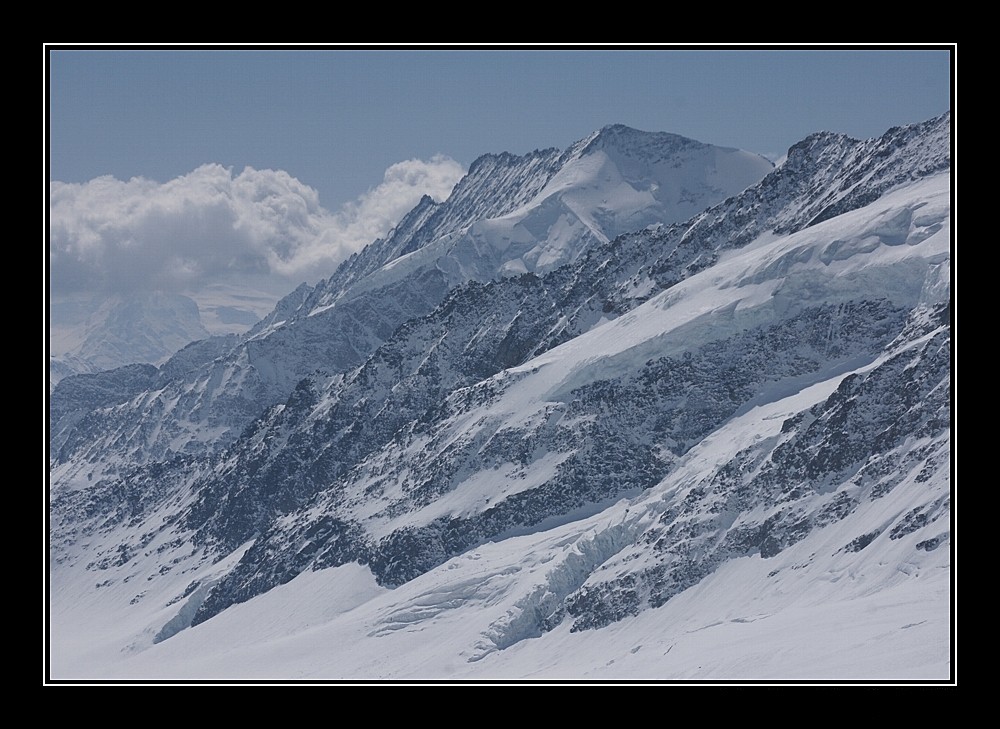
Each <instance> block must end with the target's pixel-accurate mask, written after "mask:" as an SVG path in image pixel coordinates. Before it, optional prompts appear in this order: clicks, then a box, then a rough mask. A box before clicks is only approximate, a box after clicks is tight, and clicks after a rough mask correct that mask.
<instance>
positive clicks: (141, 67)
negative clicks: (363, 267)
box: [50, 49, 950, 207]
mask: <svg viewBox="0 0 1000 729" xmlns="http://www.w3.org/2000/svg"><path fill="white" fill-rule="evenodd" d="M50 58H51V66H50V72H51V74H50V99H51V127H50V131H51V136H50V142H51V147H50V149H51V179H54V180H62V181H64V182H83V181H85V180H88V179H91V178H93V177H97V176H98V175H102V174H112V175H114V176H116V177H118V178H119V179H127V178H129V177H132V176H136V175H142V176H145V177H150V178H152V179H155V180H158V181H160V182H165V181H166V180H168V179H170V178H172V177H176V176H178V175H181V174H184V173H186V172H190V171H191V170H193V169H195V168H196V167H197V166H198V165H201V164H204V163H208V162H217V163H220V164H222V165H224V166H234V167H235V168H236V169H237V170H239V169H242V168H243V167H244V166H245V165H250V166H253V167H255V168H258V169H264V168H272V169H283V170H286V171H288V172H289V173H290V174H292V175H294V176H295V177H296V178H298V179H299V180H301V181H302V182H304V183H306V184H307V185H310V186H311V187H313V188H315V189H317V190H318V191H319V193H320V199H321V202H322V203H323V204H324V205H326V206H328V207H331V206H336V205H338V204H340V203H342V202H344V201H347V200H351V199H353V198H355V197H356V196H357V195H358V194H360V193H361V192H363V191H365V190H366V189H368V188H369V187H371V186H372V185H375V184H377V183H378V182H379V181H380V180H381V177H382V173H383V171H384V170H385V169H386V168H387V167H389V165H391V164H393V163H395V162H399V161H400V160H404V159H410V158H414V157H416V158H421V159H426V158H428V157H430V156H431V155H434V154H436V153H441V154H445V155H448V156H450V157H452V158H453V159H455V160H457V161H459V162H460V163H462V164H463V165H465V166H466V167H467V166H468V165H469V163H471V162H472V161H473V160H474V159H475V158H476V157H478V156H479V155H480V154H483V153H486V152H501V151H510V152H517V153H523V152H528V151H531V150H533V149H537V148H544V147H560V148H561V147H566V146H568V145H569V144H570V143H572V142H573V141H575V140H576V139H579V138H581V137H584V136H586V135H587V134H589V133H590V132H591V131H594V130H595V129H598V128H600V127H601V126H604V125H605V124H612V123H623V124H627V125H629V126H633V127H636V128H639V129H645V130H648V131H669V132H674V133H677V134H683V135H685V136H690V137H693V138H696V139H699V140H701V141H704V142H709V143H712V144H719V145H723V146H732V147H740V148H743V149H747V150H749V151H753V152H759V153H762V154H765V155H778V154H781V153H783V152H784V151H785V150H786V149H787V148H788V147H789V146H790V145H791V144H794V143H795V142H797V141H798V140H799V139H801V138H802V137H804V136H805V135H807V134H809V133H811V132H814V131H819V130H829V131H836V132H843V133H846V134H850V135H852V136H858V137H869V136H875V135H878V134H881V133H882V132H883V131H885V130H886V129H887V128H888V127H890V126H894V125H897V124H906V123H911V122H916V121H922V120H924V119H927V118H930V117H932V116H936V115H938V114H941V113H943V112H944V111H946V110H947V109H948V106H949V83H950V70H949V54H948V52H947V51H944V50H940V51H906V50H876V51H853V50H835V51H815V50H795V49H785V50H779V51H763V50H742V51H739V50H729V51H719V50H703V51H678V50H645V51H624V50H608V51H596V50H589V51H568V50H547V51H525V50H509V51H468V50H444V51H429V50H417V51H386V50H382V51H379V50H370V51H346V50H335V49H330V50H311V51H288V50H280V49H272V50H266V51H262V52H259V51H239V50H226V51H179V50H167V51H123V50H112V51H98V50H88V51H53V52H52V54H51V57H50Z"/></svg>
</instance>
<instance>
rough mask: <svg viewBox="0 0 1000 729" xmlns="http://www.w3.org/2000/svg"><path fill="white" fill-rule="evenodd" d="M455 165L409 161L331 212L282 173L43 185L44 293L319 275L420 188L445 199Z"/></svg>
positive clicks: (376, 231)
mask: <svg viewBox="0 0 1000 729" xmlns="http://www.w3.org/2000/svg"><path fill="white" fill-rule="evenodd" d="M463 174H464V170H462V167H461V165H459V164H458V163H457V162H455V161H454V160H452V159H450V158H448V157H443V156H436V157H434V158H433V159H431V160H429V161H423V160H407V161H404V162H399V163H398V164H395V165H393V166H392V167H390V168H389V169H388V170H386V172H385V177H384V179H383V181H382V183H381V184H379V185H378V186H376V187H374V188H372V189H371V190H369V191H368V192H367V193H365V194H363V195H361V196H360V197H359V198H358V199H357V200H356V201H354V202H351V203H348V204H347V205H345V206H344V207H343V208H342V209H341V210H340V211H338V212H330V211H328V210H325V209H324V208H323V207H322V206H321V205H320V204H319V195H318V194H317V192H316V191H315V190H313V189H312V188H311V187H309V186H308V185H305V184H303V183H301V182H299V181H298V180H297V179H295V178H294V177H292V176H291V175H289V174H288V173H287V172H284V171H281V170H278V171H275V170H255V169H253V168H250V167H247V168H246V169H244V170H243V171H242V172H241V173H240V174H238V175H236V176H235V177H234V176H233V174H232V170H230V169H226V168H224V167H222V166H220V165H216V164H209V165H204V166H202V167H199V168H198V169H196V170H194V171H193V172H190V173H189V174H187V175H184V176H182V177H178V178H176V179H174V180H171V181H169V182H166V183H162V184H161V183H158V182H154V181H151V180H147V179H143V178H133V179H131V180H129V181H127V182H123V181H120V180H116V179H114V178H112V177H99V178H97V179H94V180H90V181H89V182H86V183H73V184H68V183H63V182H52V183H50V186H49V189H50V208H49V209H50V247H49V257H50V262H51V277H52V279H51V280H52V290H53V292H54V293H56V292H59V293H71V292H84V291H86V292H93V293H98V292H105V293H107V292H128V291H135V290H166V291H180V290H193V289H197V288H198V287H200V286H203V285H205V284H207V283H211V282H213V281H217V280H222V279H225V278H226V276H227V275H230V274H241V275H245V274H253V273H257V274H269V275H273V276H282V277H286V278H288V279H290V280H291V281H293V282H298V281H301V280H308V281H316V280H318V279H319V278H322V277H323V276H327V275H329V274H330V273H332V272H333V270H334V269H335V268H336V266H337V264H339V263H340V261H342V260H343V259H344V258H346V257H347V256H349V255H350V254H351V253H353V252H355V251H357V250H359V249H361V248H362V247H364V246H365V245H367V244H368V243H370V242H371V241H372V240H374V239H375V238H377V237H379V236H382V235H384V234H385V233H386V232H387V231H388V230H389V229H390V228H391V227H392V226H393V225H395V224H396V223H397V222H398V221H399V219H400V218H401V217H402V216H403V215H405V214H406V212H408V211H409V210H410V208H412V207H413V206H414V205H415V204H416V203H417V201H418V200H419V199H420V197H421V196H422V195H424V194H427V195H430V196H431V197H433V198H434V199H436V200H441V199H444V198H445V197H447V195H448V194H449V193H450V192H451V189H452V187H454V185H455V183H456V182H457V181H458V180H459V179H460V178H461V176H462V175H463Z"/></svg>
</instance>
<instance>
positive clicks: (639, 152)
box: [581, 124, 711, 162]
mask: <svg viewBox="0 0 1000 729" xmlns="http://www.w3.org/2000/svg"><path fill="white" fill-rule="evenodd" d="M710 146H711V145H708V144H705V143H703V142H699V141H697V140H694V139H689V138H687V137H682V136H681V135H679V134H672V133H670V132H646V131H642V130H641V129H634V128H633V127H629V126H626V125H624V124H609V125H607V126H604V127H601V129H600V130H599V131H597V132H595V133H594V134H592V135H591V136H590V137H588V138H587V139H586V140H583V149H582V150H581V152H582V153H584V154H585V153H587V152H590V151H593V150H597V149H604V150H615V151H617V152H619V153H621V154H624V155H625V156H627V157H642V158H644V159H647V160H649V161H651V162H657V161H660V160H662V159H665V158H667V157H670V156H672V155H674V154H676V153H677V152H680V151H682V150H696V149H707V148H708V147H710Z"/></svg>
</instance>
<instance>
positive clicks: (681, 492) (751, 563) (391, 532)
mask: <svg viewBox="0 0 1000 729" xmlns="http://www.w3.org/2000/svg"><path fill="white" fill-rule="evenodd" d="M950 151H951V118H950V115H948V114H946V115H944V116H942V117H939V118H937V119H933V120H930V121H928V122H925V123H923V124H917V125H912V126H907V127H898V128H894V129H891V130H889V131H888V132H886V134H884V135H883V136H881V137H879V138H877V139H870V140H855V139H851V138H848V137H845V136H842V135H836V134H830V133H819V134H815V135H811V136H810V137H807V138H806V139H805V140H803V141H802V142H800V143H798V144H796V145H794V146H793V147H792V148H791V149H789V151H788V155H787V159H786V160H785V161H784V162H783V163H782V164H781V165H780V166H779V167H777V168H774V169H772V168H771V165H770V163H767V162H766V161H765V160H763V159H762V158H759V157H756V156H754V155H749V154H747V153H744V152H738V151H735V150H722V149H718V148H714V147H710V146H708V145H703V144H701V143H698V142H693V141H691V140H686V139H684V138H681V137H676V136H674V135H668V134H649V133H644V132H637V131H636V130H632V129H628V128H626V127H621V126H612V127H606V128H604V129H602V130H600V131H599V132H596V133H595V134H593V135H591V136H590V137H588V138H587V139H584V140H581V141H580V142H578V143H577V144H575V145H573V146H572V147H571V148H570V149H568V150H565V151H562V152H559V151H555V150H548V151H542V152H534V153H532V154H529V155H525V156H523V157H515V156H513V155H488V156H486V157H483V158H480V160H478V161H477V162H476V163H474V164H473V165H472V167H471V168H470V171H469V173H468V176H467V177H466V178H465V179H464V180H463V181H462V182H460V183H459V184H458V185H457V186H456V188H455V190H454V192H453V193H452V196H451V198H449V199H448V200H446V201H445V202H443V203H434V202H433V201H431V200H430V199H429V198H425V199H424V200H423V201H421V202H420V204H418V206H417V207H416V208H415V209H414V210H413V211H411V213H410V214H409V215H408V216H406V218H404V220H403V221H401V223H400V224H399V226H397V228H396V229H395V230H394V231H393V232H392V233H390V234H389V235H388V236H386V238H385V239H382V240H378V241H375V242H373V243H372V244H371V245H370V246H369V247H367V248H366V249H364V250H363V251H362V252H360V253H359V254H357V255H356V256H354V257H352V258H351V259H350V260H348V261H346V262H345V263H344V264H343V265H342V266H341V268H340V269H339V270H338V271H337V273H336V274H334V276H332V277H331V278H330V279H328V280H327V281H324V282H321V283H320V284H319V285H317V286H315V287H308V286H303V287H300V288H299V289H297V290H296V291H295V292H293V293H292V294H291V295H289V296H288V297H286V298H285V299H284V300H283V301H282V302H280V303H279V304H278V306H277V307H276V308H275V310H274V311H273V312H272V313H271V314H270V315H268V316H266V317H264V318H263V319H262V320H261V321H260V323H258V324H257V325H256V326H255V327H254V328H253V329H251V330H250V331H249V332H248V333H247V334H245V335H243V336H241V337H238V338H236V337H233V338H231V339H230V340H227V341H222V340H218V339H209V340H206V341H205V342H204V343H199V344H197V345H192V346H191V347H188V348H187V349H185V350H182V352H180V353H178V355H176V356H175V357H174V358H173V359H171V360H170V361H168V362H167V363H166V364H164V365H163V366H161V367H160V368H122V369H119V370H115V371H112V372H105V373H101V374H100V375H91V376H79V377H74V378H70V379H69V380H67V381H66V383H67V384H65V385H63V383H60V386H59V387H57V388H56V390H55V392H54V393H53V398H52V407H53V412H51V413H50V420H51V421H52V422H53V423H54V425H53V427H52V442H51V454H50V455H51V461H50V467H51V468H50V474H51V478H50V480H51V495H50V498H51V524H52V532H51V536H50V549H51V572H50V585H51V595H50V598H51V600H50V610H51V624H50V628H51V633H52V645H51V653H50V655H51V659H52V670H53V677H57V678H129V679H134V678H136V677H140V676H141V677H143V678H163V677H168V678H220V679H221V678H278V677H280V678H351V679H381V678H437V679H467V678H501V679H519V680H535V679H540V678H588V679H616V678H633V679H634V678H638V679H657V680H670V679H771V680H787V679H799V680H803V679H804V680H815V679H851V680H859V681H866V680H876V681H894V680H904V679H911V680H923V679H929V680H938V681H940V680H945V679H947V678H948V677H949V675H950V674H951V671H952V666H951V662H950V661H951V657H952V648H953V646H952V645H951V642H950V641H951V631H950V621H951V619H952V616H951V601H950V587H951V581H952V571H951V540H952V529H953V525H952V517H951V496H952V493H951V473H950V457H951V449H950V446H951V367H952V357H951V317H952V309H951V288H950V284H951V269H950V255H951V180H950ZM80 636H88V637H87V638H83V639H81V638H80Z"/></svg>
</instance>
